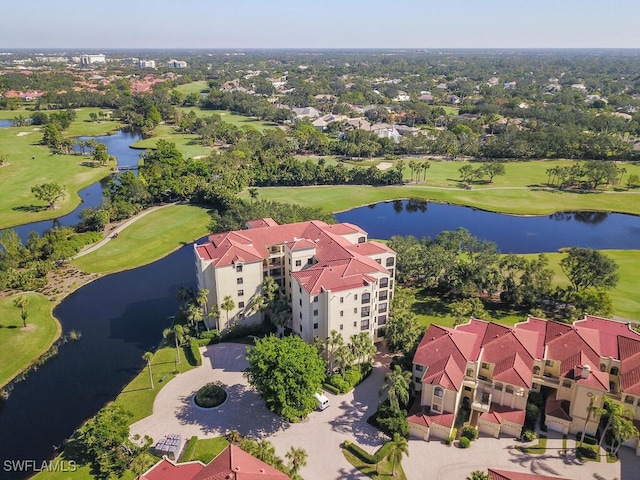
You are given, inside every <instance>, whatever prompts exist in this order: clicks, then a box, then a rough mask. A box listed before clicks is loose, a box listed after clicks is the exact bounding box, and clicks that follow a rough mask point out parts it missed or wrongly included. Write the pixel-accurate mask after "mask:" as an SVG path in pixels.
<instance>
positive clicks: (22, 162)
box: [0, 108, 119, 229]
mask: <svg viewBox="0 0 640 480" xmlns="http://www.w3.org/2000/svg"><path fill="white" fill-rule="evenodd" d="M91 111H96V112H97V111H99V109H89V108H87V109H81V110H79V111H78V119H77V120H76V121H75V122H73V123H72V124H71V126H70V127H69V129H68V130H67V131H66V132H65V135H66V136H74V137H75V136H83V135H105V134H107V133H109V132H111V131H113V130H114V129H116V128H117V127H118V125H119V124H118V123H116V122H103V123H97V122H87V121H85V117H86V119H88V114H89V113H90V112H91ZM12 113H14V116H15V115H17V113H15V112H12ZM27 114H28V112H23V115H24V116H27ZM11 118H12V117H11ZM41 140H42V132H41V130H40V127H32V126H27V127H8V128H0V153H2V154H7V155H8V156H9V161H8V164H5V165H3V166H0V191H1V192H2V195H0V229H2V228H6V227H11V226H14V225H20V224H24V223H29V222H35V221H40V220H47V219H50V218H56V217H59V216H61V215H65V214H67V213H69V212H71V211H72V210H73V209H74V208H75V207H76V206H77V205H78V204H79V203H80V197H79V196H78V194H77V192H78V191H79V190H81V189H82V188H84V187H87V186H88V185H91V184H92V183H95V182H97V181H98V180H100V179H102V178H104V177H105V176H107V174H108V172H109V169H110V167H95V166H86V165H83V162H85V161H86V160H87V157H82V156H79V155H51V154H50V152H49V149H48V148H47V147H44V146H42V145H40V141H41ZM48 182H57V183H59V184H61V185H65V187H66V191H67V196H66V198H65V199H63V200H61V201H59V202H58V207H59V208H57V209H55V210H49V209H47V208H46V205H45V203H44V202H41V201H38V200H36V199H35V198H34V197H33V194H32V193H31V187H32V186H34V185H37V184H41V183H48Z"/></svg>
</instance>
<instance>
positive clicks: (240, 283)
mask: <svg viewBox="0 0 640 480" xmlns="http://www.w3.org/2000/svg"><path fill="white" fill-rule="evenodd" d="M236 283H237V284H238V285H242V283H243V280H242V277H238V278H236Z"/></svg>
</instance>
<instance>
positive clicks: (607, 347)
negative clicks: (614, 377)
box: [574, 315, 640, 360]
mask: <svg viewBox="0 0 640 480" xmlns="http://www.w3.org/2000/svg"><path fill="white" fill-rule="evenodd" d="M574 326H575V327H576V328H577V329H578V331H579V332H581V333H582V332H583V331H584V330H586V331H591V332H592V333H594V334H595V335H596V336H597V337H598V346H597V347H596V346H595V345H594V348H595V349H596V351H597V352H598V353H599V354H600V355H601V356H603V357H611V358H615V359H616V360H620V351H619V345H618V343H619V339H620V338H629V339H632V340H640V334H638V333H636V332H634V331H633V330H631V326H630V324H629V323H623V322H616V321H615V320H608V319H606V318H599V317H592V316H590V315H587V316H586V317H585V319H584V320H579V321H577V322H575V323H574Z"/></svg>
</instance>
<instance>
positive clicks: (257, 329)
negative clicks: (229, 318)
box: [220, 323, 275, 342]
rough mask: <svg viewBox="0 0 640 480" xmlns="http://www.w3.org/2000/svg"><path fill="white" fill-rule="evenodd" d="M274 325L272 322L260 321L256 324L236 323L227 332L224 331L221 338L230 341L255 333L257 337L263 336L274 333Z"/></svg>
mask: <svg viewBox="0 0 640 480" xmlns="http://www.w3.org/2000/svg"><path fill="white" fill-rule="evenodd" d="M274 331H275V330H274V327H273V325H271V324H270V323H259V324H255V325H234V326H233V327H231V328H230V329H229V330H227V331H226V332H224V333H222V335H221V337H220V340H221V341H223V342H228V341H229V340H235V339H237V338H242V337H248V336H249V335H254V336H256V337H263V336H265V335H268V334H269V333H273V332H274Z"/></svg>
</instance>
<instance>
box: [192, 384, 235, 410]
mask: <svg viewBox="0 0 640 480" xmlns="http://www.w3.org/2000/svg"><path fill="white" fill-rule="evenodd" d="M226 399H227V392H226V391H225V390H224V387H223V386H222V384H221V383H220V382H211V383H207V384H206V385H205V386H204V387H202V388H201V389H200V390H198V392H197V393H196V395H195V397H194V401H195V402H196V405H198V406H199V407H203V408H213V407H217V406H218V405H221V404H222V403H223V402H224V401H225V400H226Z"/></svg>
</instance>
